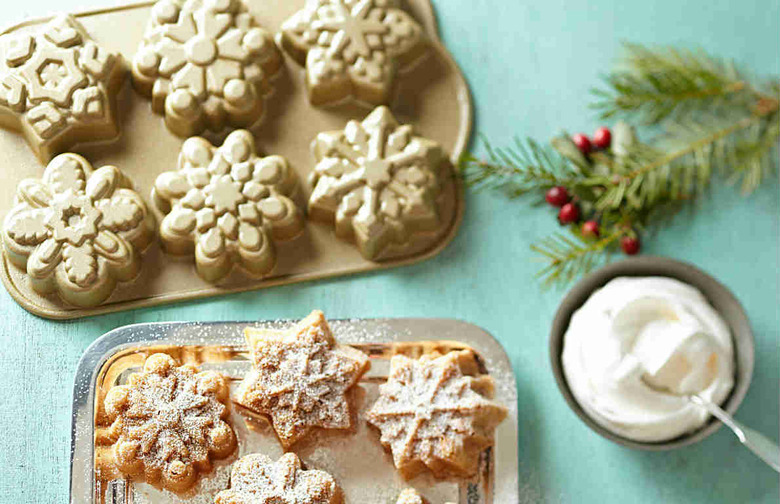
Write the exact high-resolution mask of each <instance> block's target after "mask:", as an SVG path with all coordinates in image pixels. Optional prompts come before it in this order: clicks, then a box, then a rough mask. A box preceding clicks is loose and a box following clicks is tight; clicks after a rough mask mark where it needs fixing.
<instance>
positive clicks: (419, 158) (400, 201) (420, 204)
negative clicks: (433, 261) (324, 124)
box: [309, 107, 446, 260]
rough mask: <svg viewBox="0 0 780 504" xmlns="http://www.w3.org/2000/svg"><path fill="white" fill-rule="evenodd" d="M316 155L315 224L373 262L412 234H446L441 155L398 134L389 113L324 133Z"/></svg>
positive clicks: (407, 130) (402, 131) (403, 129)
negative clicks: (442, 216)
mask: <svg viewBox="0 0 780 504" xmlns="http://www.w3.org/2000/svg"><path fill="white" fill-rule="evenodd" d="M313 149H314V155H315V157H316V159H317V166H316V167H315V168H314V172H313V173H312V177H311V178H312V182H313V185H314V189H313V191H312V193H311V196H310V197H309V216H310V217H311V218H312V219H315V220H319V221H322V222H327V223H334V224H335V229H336V235H337V236H339V237H341V238H344V239H347V240H354V242H355V243H356V244H357V246H358V248H359V249H360V253H361V254H362V255H363V257H365V258H366V259H370V260H377V259H381V258H382V253H383V251H384V249H385V248H386V247H388V246H389V245H391V244H393V243H400V244H402V243H404V242H406V241H407V240H408V239H409V237H410V235H411V234H413V233H418V232H435V231H438V230H440V229H441V226H442V222H441V219H440V211H439V206H440V201H439V198H438V196H439V194H440V192H441V185H442V184H441V179H442V175H443V174H442V172H443V171H444V170H445V169H446V163H445V162H444V156H443V154H442V149H441V147H440V146H439V144H437V143H435V142H433V141H430V140H426V139H424V138H421V137H418V136H414V132H413V130H412V127H411V126H408V125H404V126H399V124H398V123H397V122H396V120H395V119H394V118H393V116H392V114H391V113H390V110H389V109H388V108H387V107H379V108H377V109H376V110H374V111H373V112H372V113H371V114H370V115H369V116H368V117H366V119H365V120H363V122H358V121H350V122H349V123H348V124H347V127H346V128H345V129H344V130H343V131H334V132H327V133H320V134H319V135H318V136H317V139H316V140H315V141H314V143H313Z"/></svg>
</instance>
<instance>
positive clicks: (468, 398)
mask: <svg viewBox="0 0 780 504" xmlns="http://www.w3.org/2000/svg"><path fill="white" fill-rule="evenodd" d="M492 392H493V381H492V378H490V376H489V375H479V368H478V364H477V361H476V358H475V356H474V354H473V352H471V351H469V350H464V351H459V352H450V353H447V354H445V355H443V356H438V357H437V356H435V355H424V356H423V357H421V358H420V359H419V360H418V359H410V358H408V357H406V356H404V355H395V356H393V358H392V359H391V360H390V373H389V376H388V378H387V382H386V383H385V384H383V385H381V386H380V387H379V398H378V399H377V401H376V403H374V405H373V406H372V407H371V410H370V411H369V412H368V414H367V419H368V422H369V424H371V425H373V426H374V427H376V428H378V429H379V431H380V433H381V441H382V444H383V445H384V446H385V448H387V449H388V450H390V452H391V453H392V455H393V462H394V464H395V467H396V468H397V469H398V471H399V472H400V473H401V475H402V476H403V477H404V478H412V477H414V476H416V475H417V474H419V473H420V472H422V471H424V470H425V468H426V467H427V468H428V469H429V470H430V471H431V472H432V473H433V474H434V475H435V476H436V477H439V478H446V477H470V476H473V475H474V474H476V472H477V471H478V468H479V460H480V454H481V452H482V451H483V450H484V449H485V448H487V447H489V446H491V445H492V444H493V434H494V430H495V428H496V426H497V425H498V424H499V423H500V422H501V421H503V419H504V418H505V417H506V409H505V408H504V407H502V406H499V405H497V404H495V403H494V402H492V401H491V400H489V397H490V396H492Z"/></svg>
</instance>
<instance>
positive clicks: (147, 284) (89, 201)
mask: <svg viewBox="0 0 780 504" xmlns="http://www.w3.org/2000/svg"><path fill="white" fill-rule="evenodd" d="M471 121H472V118H471V101H470V96H469V92H468V88H467V85H466V82H465V80H464V78H463V76H462V74H461V73H460V70H459V69H458V67H457V65H456V64H455V62H454V61H453V59H452V57H451V56H450V55H449V53H448V52H447V50H446V49H445V48H444V47H443V45H442V44H441V42H440V41H439V38H438V33H437V26H436V20H435V16H434V13H433V8H432V6H431V4H430V1H429V0H405V1H401V0H328V1H325V0H158V1H156V2H151V1H150V2H144V3H138V4H129V5H127V6H122V7H116V8H110V9H104V10H99V11H92V12H85V13H81V14H73V15H63V16H57V17H55V18H51V19H41V20H33V21H28V22H25V23H23V24H20V25H17V26H14V27H12V28H9V29H7V30H5V31H4V32H2V34H0V151H2V152H3V161H2V163H3V169H4V173H6V174H8V175H9V176H8V177H7V183H6V184H4V185H3V186H2V188H0V212H2V213H0V222H2V223H3V232H2V237H3V239H2V242H3V244H2V249H3V253H2V261H0V263H1V264H2V268H0V277H2V280H3V283H4V285H5V287H6V289H7V290H8V291H9V292H10V294H11V295H12V297H13V298H14V299H15V300H16V301H17V302H18V303H19V304H21V305H22V306H23V307H24V308H25V309H27V310H29V311H30V312H32V313H35V314H37V315H40V316H43V317H47V318H54V319H69V318H77V317H83V316H88V315H94V314H99V313H107V312H113V311H119V310H125V309H132V308H139V307H145V306H154V305H158V304H162V303H168V302H174V301H181V300H187V299H196V298H202V297H207V296H214V295H220V294H225V293H230V292H239V291H246V290H254V289H260V288H265V287H270V286H274V285H280V284H289V283H295V282H302V281H307V280H314V279H320V278H326V277H332V276H340V275H349V274H353V273H359V272H365V271H372V270H377V269H381V268H389V267H394V266H401V265H406V264H411V263H414V262H418V261H422V260H424V259H427V258H430V257H432V256H434V255H436V254H437V253H439V252H440V251H441V250H442V249H443V248H444V247H446V246H447V244H448V243H449V242H450V241H451V240H452V239H453V238H454V236H455V234H456V233H457V229H458V226H459V225H460V221H461V218H462V215H463V205H464V201H463V194H462V187H461V186H460V182H459V180H458V178H457V177H456V176H455V173H454V169H453V165H454V164H455V163H457V160H458V159H459V157H460V156H461V154H462V153H463V152H464V150H465V148H466V145H467V142H468V139H469V135H470V133H471V126H472V123H471ZM63 156H64V157H63ZM74 160H76V161H74ZM63 161H68V163H66V164H70V165H72V164H73V163H76V164H77V165H79V166H81V168H80V170H70V171H68V170H66V169H63V168H62V167H60V166H59V165H62V164H63ZM71 176H72V177H71ZM69 177H70V178H69ZM73 177H75V178H73ZM71 193H72V194H71Z"/></svg>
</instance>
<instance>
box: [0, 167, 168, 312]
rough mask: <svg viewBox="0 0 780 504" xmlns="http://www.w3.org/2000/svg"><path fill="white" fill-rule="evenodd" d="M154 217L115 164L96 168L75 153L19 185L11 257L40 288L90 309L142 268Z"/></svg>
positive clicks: (7, 228) (8, 230)
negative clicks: (40, 174) (41, 176)
mask: <svg viewBox="0 0 780 504" xmlns="http://www.w3.org/2000/svg"><path fill="white" fill-rule="evenodd" d="M154 227H155V225H154V216H153V215H151V214H150V213H149V212H148V210H147V207H146V204H145V203H144V201H143V200H142V199H141V197H140V196H139V195H138V194H137V193H136V192H135V191H133V190H132V188H131V184H130V181H129V180H128V179H127V178H126V177H125V176H124V174H122V172H121V171H119V169H118V168H116V167H114V166H104V167H102V168H99V169H97V170H93V168H92V166H91V165H90V163H89V162H88V161H87V160H86V159H84V158H83V157H81V156H78V155H76V154H70V153H69V154H60V155H59V156H57V157H55V158H54V159H52V161H51V162H50V163H49V165H48V166H47V167H46V169H45V170H44V172H43V178H41V179H26V180H23V181H22V182H20V183H19V186H18V188H17V192H16V204H15V206H14V207H13V208H12V209H11V211H10V212H9V213H8V215H7V216H6V218H5V223H4V225H3V232H2V236H3V245H4V250H5V254H6V256H7V257H8V259H9V260H10V261H11V262H12V263H13V264H14V265H16V266H17V267H18V268H20V269H22V270H24V271H25V272H26V274H27V277H28V279H29V281H30V283H31V285H32V287H33V289H34V290H35V291H36V292H38V293H40V294H43V295H46V294H50V293H58V294H59V296H60V297H61V298H62V299H64V300H65V301H67V302H69V303H71V304H73V305H76V306H79V307H91V306H96V305H99V304H100V303H102V302H103V301H105V300H106V299H107V298H108V297H109V296H110V295H111V293H112V292H113V291H114V288H115V287H116V284H117V282H128V281H130V280H132V279H134V278H135V277H136V275H137V274H138V273H139V271H140V268H141V255H140V253H141V252H142V251H143V250H144V249H145V248H146V247H147V246H148V245H149V243H150V242H151V239H152V237H153V236H154Z"/></svg>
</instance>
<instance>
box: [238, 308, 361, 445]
mask: <svg viewBox="0 0 780 504" xmlns="http://www.w3.org/2000/svg"><path fill="white" fill-rule="evenodd" d="M245 335H246V340H247V344H248V346H249V349H250V351H251V352H252V357H253V360H254V367H253V369H252V370H251V371H250V372H249V373H248V374H247V376H246V378H245V379H244V381H243V382H242V383H241V386H240V387H239V390H238V393H237V399H236V402H237V403H238V404H240V405H241V406H243V407H245V408H247V409H249V410H251V411H253V412H255V413H259V414H262V415H266V416H269V417H270V418H271V422H272V424H273V427H274V430H275V431H276V434H277V436H278V437H279V440H280V441H281V443H282V445H283V446H284V447H285V448H286V447H289V446H291V445H293V444H294V443H295V442H296V441H298V440H299V439H301V438H302V437H304V436H306V434H308V433H309V432H310V431H311V430H312V429H313V428H314V427H319V428H323V429H348V428H350V427H351V426H352V418H351V415H350V411H349V401H348V399H347V395H346V394H347V392H348V391H349V389H351V388H352V387H353V386H355V384H357V382H358V380H360V377H361V376H363V373H365V372H366V371H367V370H368V368H369V367H370V363H369V361H368V357H367V356H366V355H365V354H364V353H363V352H360V351H359V350H356V349H354V348H351V347H346V346H341V345H338V344H337V343H336V340H335V339H334V338H333V334H331V332H330V327H328V323H327V321H326V320H325V316H324V315H323V314H322V312H321V311H314V312H312V313H311V314H310V315H309V316H308V317H306V318H305V319H303V320H301V321H300V322H299V323H298V324H297V325H295V326H294V327H293V328H292V329H290V330H288V331H283V332H279V331H263V330H258V329H253V328H247V329H246V331H245Z"/></svg>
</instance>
